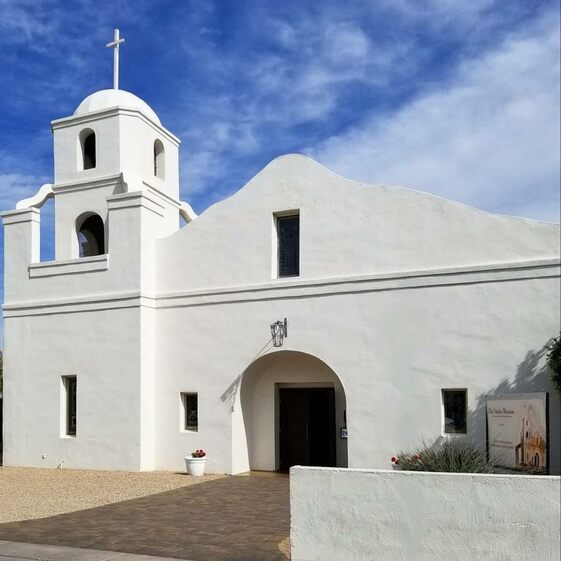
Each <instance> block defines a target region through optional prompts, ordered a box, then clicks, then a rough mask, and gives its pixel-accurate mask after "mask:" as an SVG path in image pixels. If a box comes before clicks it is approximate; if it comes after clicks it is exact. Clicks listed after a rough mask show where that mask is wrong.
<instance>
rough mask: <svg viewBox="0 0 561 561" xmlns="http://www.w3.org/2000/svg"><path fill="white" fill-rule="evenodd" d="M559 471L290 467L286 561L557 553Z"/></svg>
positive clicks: (499, 559) (427, 560) (467, 560)
mask: <svg viewBox="0 0 561 561" xmlns="http://www.w3.org/2000/svg"><path fill="white" fill-rule="evenodd" d="M560 492H561V487H560V479H559V477H552V476H549V477H548V476H515V475H513V476H509V475H480V474H451V473H424V472H399V471H394V472H391V471H368V470H344V469H327V468H301V467H294V468H292V469H291V470H290V518H291V529H290V539H291V543H292V560H293V561H347V560H349V561H350V560H352V561H372V560H373V559H375V560H376V561H411V560H413V559H415V560H418V561H435V560H444V559H446V560H448V559H453V560H454V561H473V560H474V559H485V560H486V561H504V560H506V559H508V560H509V561H528V560H529V559H540V561H558V560H559V559H560V534H559V527H560V522H561V521H560V505H559V502H560Z"/></svg>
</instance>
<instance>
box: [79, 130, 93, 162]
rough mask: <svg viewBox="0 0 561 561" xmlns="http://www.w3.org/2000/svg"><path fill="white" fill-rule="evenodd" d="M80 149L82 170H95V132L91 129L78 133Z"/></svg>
mask: <svg viewBox="0 0 561 561" xmlns="http://www.w3.org/2000/svg"><path fill="white" fill-rule="evenodd" d="M80 147H81V149H82V169H93V168H95V164H96V154H95V132H94V131H93V130H92V129H84V130H83V131H82V132H81V133H80Z"/></svg>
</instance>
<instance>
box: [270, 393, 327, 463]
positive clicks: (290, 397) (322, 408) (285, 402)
mask: <svg viewBox="0 0 561 561" xmlns="http://www.w3.org/2000/svg"><path fill="white" fill-rule="evenodd" d="M279 409H280V410H279V454H280V461H279V468H280V470H281V471H288V470H289V469H290V467H291V466H294V465H301V466H325V467H333V466H335V465H336V455H335V392H334V390H333V388H280V389H279Z"/></svg>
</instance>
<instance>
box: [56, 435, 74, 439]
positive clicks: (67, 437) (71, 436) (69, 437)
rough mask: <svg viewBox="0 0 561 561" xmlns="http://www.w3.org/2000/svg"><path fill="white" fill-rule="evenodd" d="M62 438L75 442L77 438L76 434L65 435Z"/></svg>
mask: <svg viewBox="0 0 561 561" xmlns="http://www.w3.org/2000/svg"><path fill="white" fill-rule="evenodd" d="M60 438H61V439H64V440H74V439H75V438H76V435H75V434H63V435H61V437H60Z"/></svg>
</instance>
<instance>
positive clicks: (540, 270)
mask: <svg viewBox="0 0 561 561" xmlns="http://www.w3.org/2000/svg"><path fill="white" fill-rule="evenodd" d="M560 267H561V261H560V260H559V259H558V258H552V259H540V260H536V261H523V262H516V263H496V264H489V265H474V266H470V267H454V268H443V269H433V270H425V271H408V272H407V271H406V272H398V273H385V274H379V275H364V276H355V277H343V278H335V279H315V280H305V281H304V280H290V281H287V280H280V279H278V280H277V279H275V280H272V281H271V282H269V283H265V284H260V285H247V286H239V287H225V288H216V289H202V290H190V291H184V292H177V293H167V294H159V295H154V294H144V293H140V292H127V293H114V294H100V295H94V296H88V297H81V298H65V299H59V300H50V301H34V302H19V303H10V304H6V305H4V316H5V317H17V316H26V315H42V314H57V313H69V312H82V311H90V310H97V309H113V308H122V307H139V306H142V307H149V308H156V309H160V308H176V307H190V306H209V305H217V304H230V303H239V302H248V301H266V300H280V299H292V298H316V297H323V296H329V295H340V294H360V293H372V292H381V291H390V290H407V289H423V288H434V287H441V286H442V287H444V286H461V285H474V284H483V283H496V282H512V281H526V280H532V279H548V278H559V277H560V276H561V269H560Z"/></svg>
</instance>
